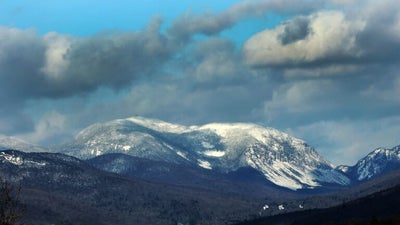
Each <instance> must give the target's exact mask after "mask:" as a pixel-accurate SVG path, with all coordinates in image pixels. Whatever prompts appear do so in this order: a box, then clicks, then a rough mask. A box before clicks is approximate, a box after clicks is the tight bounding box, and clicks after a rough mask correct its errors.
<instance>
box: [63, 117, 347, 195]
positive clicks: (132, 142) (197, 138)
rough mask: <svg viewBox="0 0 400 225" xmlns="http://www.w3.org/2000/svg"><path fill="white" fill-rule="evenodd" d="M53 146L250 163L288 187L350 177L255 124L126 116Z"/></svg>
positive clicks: (86, 153)
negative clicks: (179, 122)
mask: <svg viewBox="0 0 400 225" xmlns="http://www.w3.org/2000/svg"><path fill="white" fill-rule="evenodd" d="M59 149H61V151H62V152H64V153H67V154H69V155H73V156H76V157H79V158H82V159H88V158H92V157H95V156H99V155H103V154H107V153H124V154H128V155H131V156H136V157H140V158H145V159H150V160H155V161H164V162H169V163H176V164H181V165H191V166H197V167H202V168H206V169H210V170H216V171H221V172H225V173H228V172H231V171H235V170H238V169H239V168H242V167H251V168H254V169H256V170H258V171H260V172H261V173H262V174H263V175H264V176H265V177H266V179H267V180H268V181H270V182H272V183H274V184H276V185H278V186H282V187H286V188H289V189H293V190H295V189H304V188H315V187H318V186H321V185H324V184H327V183H330V184H335V185H347V184H349V182H350V181H349V179H348V178H347V177H346V176H344V175H343V174H342V173H341V172H338V171H337V170H335V169H334V168H333V167H332V165H331V164H330V163H329V162H327V161H326V160H324V159H323V158H322V157H321V156H319V155H318V153H317V152H316V151H315V150H314V149H313V148H312V147H311V146H309V145H307V144H306V143H305V142H304V141H302V140H300V139H296V138H294V137H291V136H289V135H288V134H285V133H283V132H280V131H278V130H276V129H273V128H267V127H262V126H259V125H255V124H246V123H234V124H218V123H214V124H206V125H203V126H183V125H177V124H171V123H167V122H163V121H160V120H154V119H146V118H142V117H132V118H128V119H120V120H114V121H110V122H107V123H101V124H94V125H92V126H90V127H88V128H86V129H84V130H83V131H81V132H80V133H79V134H78V135H77V136H76V138H75V140H74V141H72V142H70V143H67V144H65V145H63V146H59Z"/></svg>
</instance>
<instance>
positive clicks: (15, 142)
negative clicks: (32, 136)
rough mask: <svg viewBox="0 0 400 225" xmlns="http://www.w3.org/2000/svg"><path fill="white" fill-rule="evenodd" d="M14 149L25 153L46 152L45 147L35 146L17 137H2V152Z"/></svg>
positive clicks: (0, 148) (0, 147) (0, 145)
mask: <svg viewBox="0 0 400 225" xmlns="http://www.w3.org/2000/svg"><path fill="white" fill-rule="evenodd" d="M5 149H14V150H20V151H24V152H44V151H47V149H46V148H45V147H41V146H38V145H34V144H31V143H28V142H26V141H23V140H21V139H19V138H16V137H11V136H5V135H0V150H5Z"/></svg>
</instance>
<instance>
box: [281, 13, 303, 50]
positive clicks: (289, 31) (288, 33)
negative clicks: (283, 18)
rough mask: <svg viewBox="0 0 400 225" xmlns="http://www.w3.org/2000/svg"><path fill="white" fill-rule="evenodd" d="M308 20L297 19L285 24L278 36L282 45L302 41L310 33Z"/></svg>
mask: <svg viewBox="0 0 400 225" xmlns="http://www.w3.org/2000/svg"><path fill="white" fill-rule="evenodd" d="M309 25H310V20H309V19H308V18H307V17H297V18H295V19H293V20H290V21H288V22H286V24H285V25H284V27H285V28H284V31H283V32H282V33H280V34H279V35H278V38H279V39H280V40H281V43H282V45H287V44H291V43H293V42H295V41H298V40H303V39H304V38H306V37H307V36H308V34H309V33H310V32H311V28H310V26H309Z"/></svg>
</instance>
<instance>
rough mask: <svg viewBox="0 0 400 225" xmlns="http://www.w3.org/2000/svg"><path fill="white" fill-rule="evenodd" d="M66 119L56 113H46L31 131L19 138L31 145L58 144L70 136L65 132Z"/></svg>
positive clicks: (70, 136)
mask: <svg viewBox="0 0 400 225" xmlns="http://www.w3.org/2000/svg"><path fill="white" fill-rule="evenodd" d="M66 126H67V124H66V117H65V116H64V115H62V114H60V113H58V112H56V111H51V112H46V113H45V114H44V115H43V117H42V118H41V119H40V120H39V121H38V122H37V123H36V125H35V128H34V130H33V131H31V132H28V133H25V134H24V135H19V136H18V137H19V138H22V139H23V140H27V141H29V142H31V143H42V144H58V143H60V140H64V139H65V138H66V137H68V138H72V135H71V134H69V133H68V132H66V130H67V129H66Z"/></svg>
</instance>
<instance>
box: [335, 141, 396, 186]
mask: <svg viewBox="0 0 400 225" xmlns="http://www.w3.org/2000/svg"><path fill="white" fill-rule="evenodd" d="M338 169H339V170H341V171H342V172H344V173H346V174H347V175H348V176H349V177H351V178H352V179H353V180H354V181H356V182H363V181H366V180H370V179H372V178H374V177H377V176H381V175H383V174H387V173H388V172H391V171H393V170H396V169H400V146H396V147H394V148H392V149H387V148H377V149H375V150H374V151H372V152H371V153H369V154H368V155H367V156H365V157H364V158H362V159H360V160H359V161H358V162H357V163H356V164H355V165H354V166H340V167H338Z"/></svg>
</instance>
